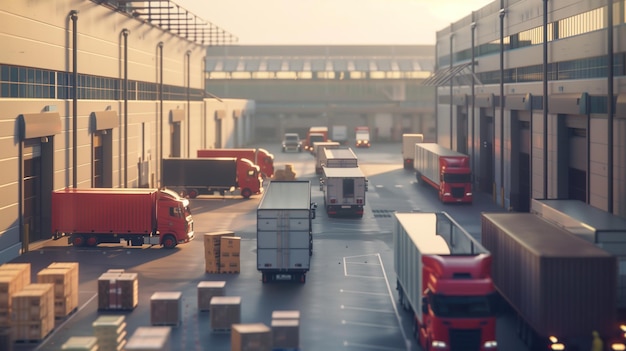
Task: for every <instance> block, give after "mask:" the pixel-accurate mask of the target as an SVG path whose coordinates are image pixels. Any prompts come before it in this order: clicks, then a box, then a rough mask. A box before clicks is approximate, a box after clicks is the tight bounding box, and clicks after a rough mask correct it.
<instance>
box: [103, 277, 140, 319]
mask: <svg viewBox="0 0 626 351" xmlns="http://www.w3.org/2000/svg"><path fill="white" fill-rule="evenodd" d="M138 289H139V281H138V279H137V273H103V274H102V275H100V277H99V278H98V309H99V310H132V309H134V308H135V307H137V304H138V303H139V291H138Z"/></svg>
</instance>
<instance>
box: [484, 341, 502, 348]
mask: <svg viewBox="0 0 626 351" xmlns="http://www.w3.org/2000/svg"><path fill="white" fill-rule="evenodd" d="M483 347H484V348H486V349H495V348H496V347H498V342H497V341H495V340H489V341H485V344H484V345H483Z"/></svg>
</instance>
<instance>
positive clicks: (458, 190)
mask: <svg viewBox="0 0 626 351" xmlns="http://www.w3.org/2000/svg"><path fill="white" fill-rule="evenodd" d="M463 196H465V188H464V187H453V188H452V197H454V198H462V197H463Z"/></svg>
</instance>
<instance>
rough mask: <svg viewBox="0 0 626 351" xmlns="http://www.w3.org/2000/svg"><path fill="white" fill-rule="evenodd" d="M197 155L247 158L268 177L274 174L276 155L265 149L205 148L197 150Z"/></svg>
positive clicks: (200, 156) (201, 156)
mask: <svg viewBox="0 0 626 351" xmlns="http://www.w3.org/2000/svg"><path fill="white" fill-rule="evenodd" d="M197 157H198V158H203V157H236V158H240V159H241V158H245V159H248V160H250V161H252V163H254V164H255V165H257V166H259V168H260V170H261V173H262V174H263V176H264V177H266V178H272V177H273V176H274V155H273V154H271V153H270V152H269V151H267V150H265V149H261V148H258V149H204V150H198V151H197Z"/></svg>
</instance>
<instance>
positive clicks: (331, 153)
mask: <svg viewBox="0 0 626 351" xmlns="http://www.w3.org/2000/svg"><path fill="white" fill-rule="evenodd" d="M321 164H322V167H329V168H330V167H333V168H335V167H343V168H345V167H358V166H359V159H358V158H357V157H356V154H355V153H354V151H352V149H351V148H341V149H332V148H325V149H324V157H323V158H322V161H321Z"/></svg>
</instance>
